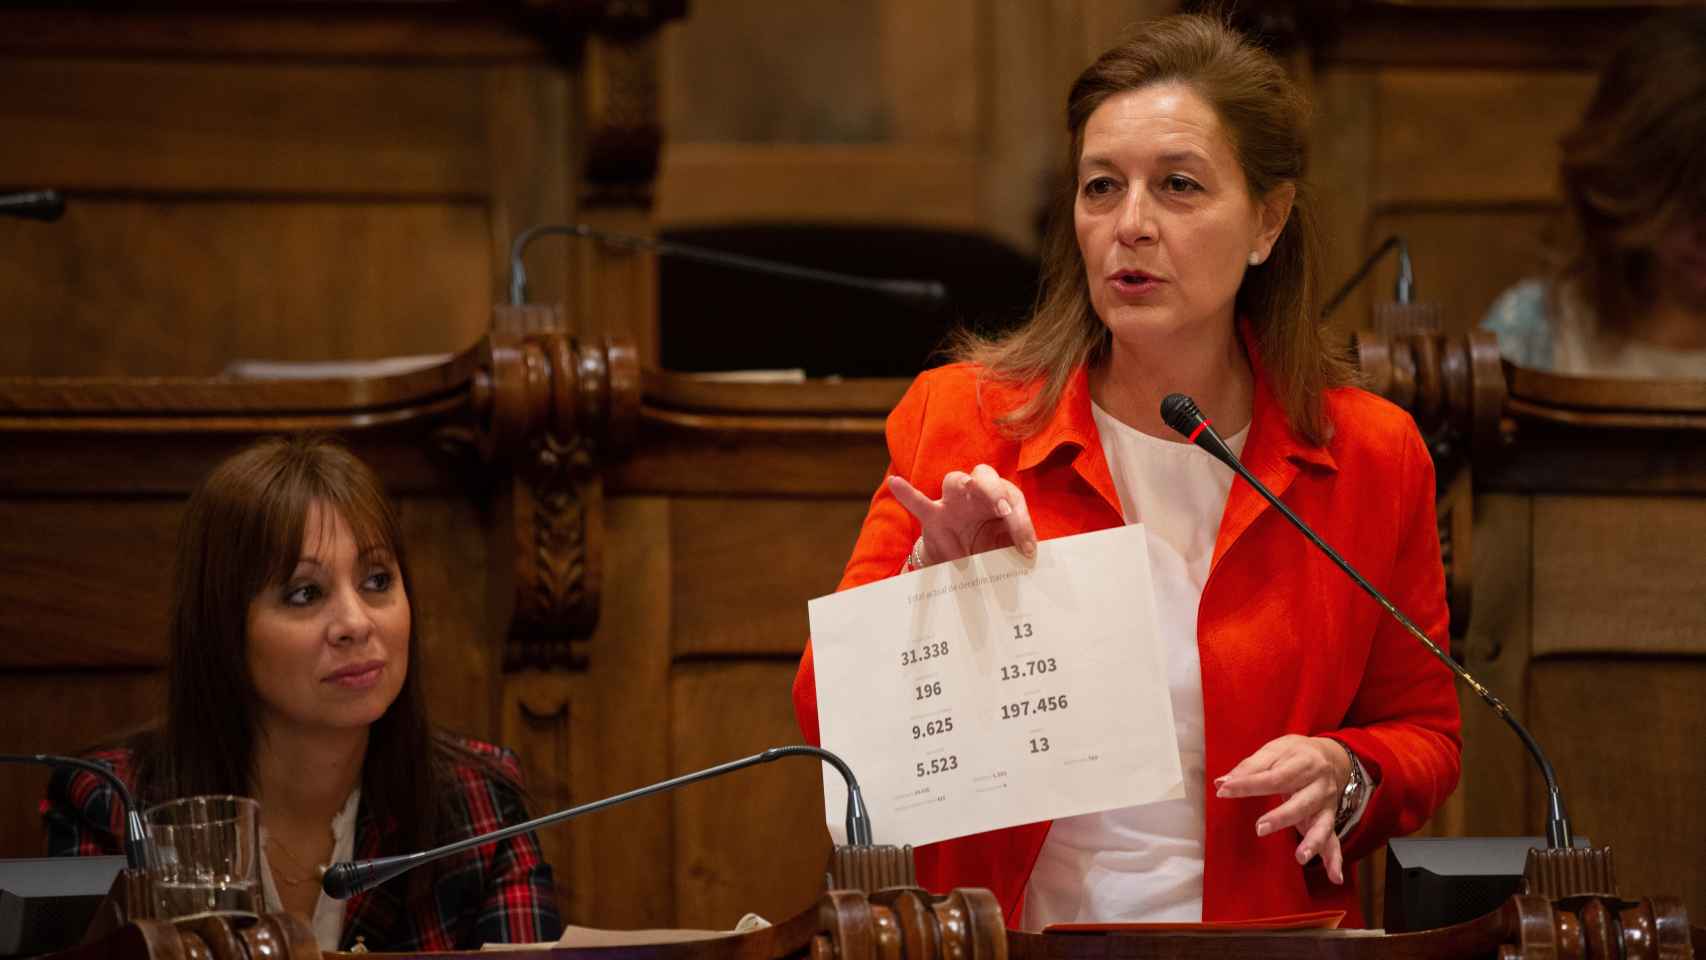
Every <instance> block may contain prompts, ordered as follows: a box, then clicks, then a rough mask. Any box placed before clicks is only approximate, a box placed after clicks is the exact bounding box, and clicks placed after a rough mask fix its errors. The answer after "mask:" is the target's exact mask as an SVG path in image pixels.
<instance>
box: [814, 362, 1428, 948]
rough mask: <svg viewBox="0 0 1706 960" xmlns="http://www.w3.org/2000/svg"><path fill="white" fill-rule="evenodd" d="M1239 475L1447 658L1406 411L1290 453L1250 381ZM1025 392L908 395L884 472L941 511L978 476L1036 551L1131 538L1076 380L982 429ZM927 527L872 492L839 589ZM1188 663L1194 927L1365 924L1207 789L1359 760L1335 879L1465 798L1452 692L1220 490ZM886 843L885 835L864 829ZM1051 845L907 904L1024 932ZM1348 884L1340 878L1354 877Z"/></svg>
mask: <svg viewBox="0 0 1706 960" xmlns="http://www.w3.org/2000/svg"><path fill="white" fill-rule="evenodd" d="M1251 365H1252V367H1254V368H1255V381H1256V382H1255V397H1254V410H1253V418H1252V420H1251V425H1250V433H1249V436H1248V438H1247V439H1246V440H1245V447H1244V457H1243V459H1244V462H1245V464H1246V465H1247V466H1248V467H1249V468H1250V470H1251V472H1252V473H1254V474H1255V475H1256V477H1257V478H1259V479H1260V480H1261V481H1262V482H1263V483H1264V484H1266V485H1267V486H1268V488H1269V489H1270V490H1272V491H1273V492H1274V493H1275V495H1277V496H1279V497H1281V498H1282V499H1284V500H1285V502H1286V505H1287V506H1288V507H1290V508H1291V509H1292V511H1293V512H1295V513H1296V514H1297V515H1298V516H1299V517H1301V518H1303V520H1304V521H1305V522H1306V523H1308V524H1309V525H1310V526H1312V527H1313V528H1314V529H1315V530H1316V532H1317V533H1319V534H1320V535H1321V537H1322V538H1323V539H1324V540H1326V541H1327V543H1329V544H1331V545H1332V546H1333V547H1334V549H1336V550H1338V551H1339V553H1340V555H1341V556H1343V557H1344V558H1345V559H1346V560H1348V561H1349V562H1350V563H1351V564H1352V565H1353V566H1355V567H1356V568H1357V569H1358V570H1360V571H1362V573H1363V575H1364V576H1366V577H1367V578H1368V579H1369V581H1370V582H1372V583H1373V584H1374V585H1375V586H1376V587H1378V588H1379V589H1380V590H1381V592H1382V593H1384V594H1386V596H1387V597H1388V598H1389V599H1391V600H1392V602H1393V603H1395V604H1396V605H1397V606H1398V608H1399V609H1400V610H1403V611H1404V612H1405V613H1406V614H1407V615H1408V616H1409V617H1410V618H1411V619H1412V620H1413V621H1415V623H1416V625H1417V626H1419V627H1421V628H1422V629H1423V630H1424V631H1426V632H1427V634H1428V636H1429V637H1431V638H1433V640H1434V641H1435V642H1436V643H1438V644H1441V645H1442V646H1443V645H1444V644H1445V643H1446V621H1447V612H1446V604H1445V577H1444V570H1443V568H1442V567H1441V564H1440V555H1439V532H1438V529H1437V526H1436V519H1435V514H1434V472H1433V461H1432V459H1431V458H1430V457H1429V455H1428V451H1427V448H1426V446H1425V445H1424V444H1423V442H1422V439H1421V436H1420V434H1419V433H1418V432H1417V430H1416V426H1415V423H1414V422H1413V421H1412V420H1411V419H1410V416H1409V414H1407V413H1405V412H1404V411H1403V410H1401V409H1399V408H1398V407H1396V406H1394V405H1392V404H1390V403H1388V402H1386V401H1385V400H1382V399H1380V398H1379V397H1376V396H1374V395H1373V394H1370V393H1367V392H1365V391H1362V390H1357V389H1354V388H1349V387H1346V388H1337V389H1333V390H1330V391H1328V392H1327V394H1326V395H1325V397H1324V404H1325V411H1326V414H1327V416H1328V419H1329V421H1330V423H1331V424H1332V426H1333V434H1332V439H1331V440H1329V441H1328V442H1327V444H1326V445H1325V446H1317V445H1314V444H1311V443H1309V442H1308V441H1306V440H1304V439H1302V438H1300V437H1299V436H1298V435H1297V434H1295V433H1293V432H1292V430H1291V428H1290V427H1289V426H1288V424H1287V422H1286V418H1285V411H1284V410H1283V409H1282V408H1281V407H1280V406H1279V403H1278V402H1277V401H1276V399H1275V398H1274V395H1273V392H1272V388H1271V387H1270V385H1269V384H1268V382H1267V379H1266V376H1265V373H1264V371H1263V370H1262V369H1261V365H1260V363H1259V362H1258V361H1257V360H1256V359H1255V358H1254V357H1252V360H1251ZM1026 395H1027V394H1026V392H1025V391H1024V390H1023V389H1021V388H1016V387H1010V386H1004V385H1000V384H995V383H991V382H987V381H984V382H981V383H980V380H979V371H978V369H977V368H975V367H972V366H969V365H966V364H955V365H952V366H947V367H941V368H939V369H936V370H931V371H928V372H926V373H924V374H923V375H921V376H920V377H919V378H918V379H917V380H916V381H915V382H914V383H913V385H912V387H911V389H909V390H908V391H907V393H906V396H905V397H903V398H902V399H901V401H900V404H899V406H897V407H896V408H895V409H894V412H893V413H892V414H890V415H889V419H888V444H889V458H890V461H889V471H890V472H893V473H899V474H901V475H902V476H904V477H906V479H907V480H908V481H909V482H911V483H912V484H913V485H914V486H916V487H917V488H918V489H919V490H921V491H923V492H924V493H926V494H928V495H930V496H932V497H939V496H941V486H942V477H943V476H944V475H945V474H947V473H948V472H950V471H953V470H970V469H971V467H972V466H973V465H975V464H978V463H987V464H989V465H990V466H992V467H994V468H995V470H996V471H997V472H999V473H1000V474H1001V475H1002V476H1003V477H1006V478H1007V479H1009V480H1011V481H1013V482H1014V483H1016V484H1017V485H1018V486H1019V488H1020V489H1021V490H1023V491H1024V494H1025V500H1026V502H1027V503H1028V504H1029V506H1030V510H1031V519H1032V522H1033V523H1034V524H1035V525H1036V531H1037V536H1038V537H1039V538H1042V539H1047V538H1050V537H1063V536H1068V535H1071V534H1075V533H1082V532H1085V531H1090V530H1099V529H1104V528H1107V527H1112V526H1115V525H1117V524H1120V523H1122V522H1124V520H1123V517H1122V516H1121V513H1120V505H1119V497H1118V496H1117V495H1116V493H1115V491H1114V484H1113V480H1112V477H1111V476H1110V474H1109V472H1108V464H1107V460H1106V458H1105V457H1104V455H1103V453H1102V444H1101V440H1100V439H1099V437H1098V435H1097V432H1096V426H1095V422H1094V420H1093V419H1092V417H1091V413H1090V393H1089V385H1088V378H1087V375H1086V372H1085V371H1084V370H1079V371H1078V372H1077V374H1076V375H1075V376H1074V377H1073V379H1072V381H1071V383H1070V384H1069V385H1068V387H1067V389H1066V392H1065V395H1064V396H1063V397H1062V399H1061V402H1060V406H1059V408H1058V409H1057V410H1056V412H1055V414H1054V416H1053V417H1052V419H1051V420H1050V421H1049V422H1048V423H1047V424H1046V425H1045V426H1044V427H1043V428H1042V430H1041V431H1039V432H1038V433H1036V434H1035V435H1034V436H1032V437H1030V438H1029V439H1026V440H1022V441H1019V440H1013V439H1010V438H1008V437H1006V436H1003V435H1002V434H1001V432H1000V431H999V430H998V429H997V428H996V426H995V424H994V420H993V418H994V416H995V415H998V414H999V413H1001V412H1003V411H1005V410H1010V409H1012V408H1013V407H1014V406H1016V405H1017V404H1018V403H1019V402H1021V401H1022V400H1023V399H1024V398H1025V396H1026ZM918 535H919V524H918V521H917V520H915V519H914V518H913V516H912V515H911V514H910V513H908V512H907V511H906V509H905V508H903V507H902V506H901V505H900V504H899V503H898V502H897V501H896V500H895V499H894V497H893V496H892V495H891V494H890V493H889V492H888V487H887V484H886V483H884V484H883V485H880V486H878V488H877V493H876V496H875V497H873V498H872V499H871V508H870V512H869V513H868V514H866V517H865V525H864V527H863V528H862V529H861V531H860V533H859V541H858V544H857V545H856V546H855V547H854V549H853V557H852V559H851V560H849V561H848V563H847V570H846V573H845V575H844V576H843V577H842V580H841V585H840V587H839V589H842V590H845V589H848V588H850V587H855V586H858V585H860V584H863V583H868V582H870V581H872V580H877V579H880V578H882V577H888V576H892V575H893V574H895V573H896V572H897V571H899V570H900V568H901V566H902V564H903V563H904V561H905V558H906V555H907V552H908V551H909V550H911V548H912V543H913V541H914V540H915V539H916V538H917V537H918ZM1197 649H1198V651H1199V653H1200V654H1201V657H1202V685H1203V712H1204V739H1205V740H1206V772H1205V776H1206V778H1207V779H1208V780H1209V781H1210V783H1208V784H1205V785H1204V789H1205V792H1206V795H1207V803H1208V808H1207V825H1206V833H1205V844H1204V851H1203V859H1204V863H1203V919H1205V920H1231V919H1239V918H1250V917H1262V916H1274V915H1277V914H1285V913H1298V912H1304V911H1311V910H1327V909H1333V910H1345V911H1346V912H1347V925H1351V924H1359V922H1360V917H1361V909H1360V907H1359V904H1358V898H1357V895H1356V885H1355V883H1354V882H1347V883H1346V884H1344V885H1343V886H1337V885H1334V884H1333V883H1331V882H1330V881H1328V880H1327V878H1326V873H1325V871H1324V870H1323V869H1322V868H1321V867H1320V866H1319V864H1316V865H1314V866H1310V867H1307V868H1305V867H1300V866H1298V864H1297V861H1296V859H1295V858H1294V856H1293V851H1294V850H1295V849H1296V847H1297V843H1298V836H1297V834H1296V832H1295V831H1293V830H1282V831H1278V832H1277V833H1274V834H1271V835H1269V836H1268V837H1266V838H1258V837H1257V836H1256V818H1257V817H1258V816H1260V815H1261V814H1262V813H1264V812H1265V811H1267V810H1269V809H1271V808H1272V807H1274V806H1277V805H1278V804H1279V803H1280V802H1281V801H1282V800H1283V799H1284V798H1283V797H1254V798H1245V799H1230V800H1222V799H1219V798H1217V797H1215V795H1214V789H1213V784H1212V781H1213V779H1214V778H1215V777H1218V776H1220V775H1221V774H1224V773H1226V772H1227V771H1228V770H1231V769H1232V767H1233V766H1234V765H1236V764H1237V763H1238V762H1239V761H1240V760H1242V759H1244V758H1245V757H1247V756H1249V755H1250V754H1251V753H1254V752H1255V751H1256V749H1257V748H1259V747H1261V746H1262V745H1263V744H1265V743H1267V742H1268V741H1269V740H1272V739H1274V738H1275V737H1278V736H1281V735H1284V734H1288V733H1295V734H1303V735H1309V736H1328V737H1332V738H1334V739H1337V740H1340V741H1342V742H1343V743H1344V744H1345V745H1346V746H1348V747H1350V748H1351V750H1353V751H1354V752H1355V753H1356V755H1357V756H1358V757H1359V758H1361V760H1362V762H1363V765H1364V766H1365V767H1366V768H1367V769H1368V772H1369V774H1370V775H1371V777H1372V778H1373V779H1375V780H1376V781H1377V783H1378V786H1376V788H1375V790H1374V792H1373V794H1372V796H1371V797H1370V799H1369V802H1368V806H1367V807H1366V808H1365V810H1364V812H1363V815H1362V819H1361V821H1360V822H1359V823H1358V824H1357V826H1356V827H1355V828H1354V829H1353V830H1352V831H1351V832H1350V834H1349V835H1348V836H1346V837H1345V838H1344V850H1345V860H1346V862H1347V863H1350V862H1351V861H1353V860H1357V859H1360V858H1362V857H1363V856H1364V855H1366V854H1368V853H1369V852H1370V851H1372V850H1374V849H1375V848H1377V847H1378V846H1380V845H1381V844H1383V843H1385V842H1386V840H1387V839H1388V838H1390V837H1394V836H1400V835H1403V834H1407V833H1411V832H1413V831H1415V830H1416V829H1417V828H1418V827H1420V826H1421V825H1422V824H1423V823H1424V822H1426V820H1427V819H1428V817H1429V816H1430V815H1431V814H1432V813H1433V811H1434V810H1435V809H1436V808H1437V807H1438V806H1439V805H1440V804H1441V803H1442V802H1444V800H1445V798H1446V796H1447V795H1448V794H1450V793H1451V791H1452V789H1453V788H1454V787H1455V786H1456V785H1457V776H1458V761H1459V752H1460V748H1461V740H1460V738H1459V723H1458V712H1457V696H1456V691H1455V689H1454V688H1453V678H1452V675H1451V672H1450V671H1449V670H1447V669H1446V667H1445V665H1444V664H1441V663H1440V662H1439V661H1437V660H1436V659H1434V657H1433V656H1432V655H1431V654H1429V653H1428V652H1427V650H1426V649H1424V648H1423V647H1422V645H1421V644H1419V643H1417V642H1416V640H1415V638H1413V637H1411V636H1410V635H1409V634H1408V633H1406V632H1404V630H1403V628H1401V627H1399V626H1398V625H1397V624H1396V623H1394V622H1392V620H1391V619H1390V618H1389V617H1388V616H1387V614H1386V613H1385V612H1384V611H1383V610H1381V608H1380V607H1379V605H1378V604H1376V603H1375V602H1374V601H1373V600H1372V599H1370V598H1369V597H1368V596H1367V595H1366V594H1364V593H1363V592H1362V591H1361V590H1360V589H1359V588H1358V587H1357V586H1356V585H1355V584H1354V583H1352V582H1351V580H1350V578H1349V577H1347V576H1345V574H1344V572H1343V571H1341V570H1339V569H1338V568H1337V567H1336V566H1334V565H1333V563H1332V561H1330V560H1328V559H1327V558H1326V557H1325V556H1323V555H1322V554H1321V553H1320V552H1319V551H1318V550H1317V549H1316V548H1315V547H1314V546H1313V545H1311V544H1310V543H1308V542H1307V541H1306V540H1305V539H1304V537H1303V535H1302V534H1300V533H1298V532H1297V531H1296V530H1295V529H1293V528H1292V527H1291V526H1290V524H1288V523H1287V522H1286V520H1285V518H1284V517H1283V516H1281V515H1280V514H1279V512H1278V511H1276V510H1274V509H1273V508H1272V507H1271V506H1270V505H1269V504H1268V503H1267V501H1266V500H1264V499H1262V497H1261V495H1260V494H1258V493H1256V492H1255V491H1254V490H1253V489H1252V488H1251V487H1250V486H1249V485H1248V484H1246V483H1243V482H1241V481H1234V482H1233V485H1232V490H1231V493H1230V494H1229V496H1228V497H1227V501H1226V511H1225V514H1224V515H1223V517H1222V519H1221V523H1220V533H1219V536H1218V538H1217V540H1216V542H1215V548H1214V558H1213V561H1212V566H1211V567H1210V572H1209V576H1208V581H1207V583H1206V584H1205V586H1204V587H1203V594H1202V600H1201V603H1200V605H1199V607H1198V610H1197ZM794 707H795V711H796V713H797V716H798V718H799V723H800V729H801V730H802V731H803V732H804V733H805V736H806V739H807V740H809V741H811V742H812V743H817V742H818V741H819V734H818V721H817V686H816V682H815V678H814V674H813V670H812V651H811V646H810V644H809V643H808V644H807V646H806V651H805V655H804V657H803V658H802V659H801V661H800V669H799V674H798V675H797V676H796V678H795V680H794ZM876 826H877V830H878V835H879V837H880V836H881V830H882V824H880V823H879V824H877V825H876ZM1048 830H1049V824H1048V823H1032V824H1026V825H1024V826H1019V827H1013V828H1010V829H1006V830H995V831H991V832H989V833H983V834H977V835H975V836H969V837H961V838H959V839H955V840H948V841H945V842H942V843H936V844H930V845H928V846H925V847H921V848H920V849H919V850H918V851H917V862H918V877H919V882H920V883H922V884H923V885H924V886H925V887H927V888H929V889H931V890H935V891H939V892H945V891H946V890H949V889H951V888H954V887H987V888H988V889H990V890H992V891H994V893H995V895H996V897H997V898H998V899H999V900H1000V901H1001V906H1002V909H1003V910H1004V911H1006V916H1007V922H1008V923H1009V924H1010V925H1011V924H1015V923H1017V922H1018V919H1019V916H1020V911H1021V909H1022V901H1023V897H1024V891H1025V885H1026V882H1027V881H1028V879H1029V877H1030V874H1031V869H1032V867H1033V866H1035V864H1036V860H1037V854H1038V853H1039V852H1040V851H1041V849H1042V845H1043V840H1044V838H1045V837H1046V836H1047V835H1048ZM1347 874H1348V875H1351V874H1352V872H1351V871H1349V870H1347Z"/></svg>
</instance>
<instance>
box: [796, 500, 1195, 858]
mask: <svg viewBox="0 0 1706 960" xmlns="http://www.w3.org/2000/svg"><path fill="white" fill-rule="evenodd" d="M1154 603H1155V601H1154V594H1153V591H1152V589H1151V586H1150V577H1149V554H1148V551H1147V547H1146V545H1145V540H1144V531H1143V527H1142V526H1141V525H1139V524H1131V525H1128V526H1123V527H1118V528H1115V529H1111V530H1102V531H1097V532H1095V533H1086V534H1080V535H1078V536H1074V537H1064V538H1061V539H1056V540H1046V541H1043V542H1041V543H1039V544H1038V545H1037V556H1036V558H1035V559H1034V560H1029V561H1027V560H1026V559H1025V558H1024V557H1023V556H1022V555H1021V554H1020V553H1019V552H1018V551H1017V550H1013V549H1006V550H996V551H992V552H990V553H985V554H980V555H978V556H974V557H967V558H965V559H964V560H959V561H955V562H952V563H939V564H935V565H933V566H930V567H927V568H925V569H924V570H920V571H916V572H914V573H909V574H903V575H901V576H897V577H890V578H888V579H886V580H880V581H877V582H875V583H870V584H866V585H865V586H862V587H858V588H855V589H853V590H848V591H845V592H842V593H837V594H832V595H830V596H827V597H819V598H817V599H816V600H813V601H811V602H810V603H809V604H808V605H807V609H808V612H809V614H810V618H811V630H812V650H813V660H814V664H815V668H816V674H817V696H818V720H819V724H820V726H821V730H822V735H823V745H824V747H826V748H827V749H829V750H833V751H835V752H836V753H838V754H840V755H841V757H842V758H843V759H845V760H846V761H847V763H848V765H849V766H851V767H852V768H853V773H854V775H855V776H856V777H858V779H859V785H860V787H861V789H862V790H863V792H864V795H865V802H866V805H867V807H868V808H869V809H870V812H871V821H872V828H873V833H874V839H875V840H876V842H877V843H893V844H907V843H910V844H914V845H918V844H924V843H933V842H936V841H938V840H947V839H950V838H953V837H960V836H965V835H968V834H973V833H981V832H983V831H985V830H994V829H998V828H1002V827H1011V826H1016V825H1018V824H1023V823H1032V822H1035V821H1039V820H1054V819H1059V818H1061V817H1067V816H1075V815H1077V814H1082V813H1091V812H1094V811H1098V810H1109V809H1114V808H1117V807H1124V806H1131V805H1135V804H1143V803H1153V802H1155V801H1158V800H1167V799H1176V798H1179V797H1182V796H1184V781H1183V776H1182V775H1181V773H1180V769H1179V748H1178V741H1177V737H1176V735H1175V732H1174V727H1173V707H1172V702H1171V700H1170V699H1169V698H1168V694H1167V670H1166V662H1165V659H1164V656H1165V654H1164V650H1163V648H1162V646H1161V642H1160V639H1159V637H1157V635H1156V628H1155V612H1154ZM846 797H847V792H846V789H845V788H844V787H843V785H842V783H841V778H840V776H839V775H838V774H836V773H835V771H834V770H833V769H830V768H827V767H826V768H825V773H824V807H825V814H826V818H827V820H828V822H829V827H830V831H831V833H832V834H834V836H835V837H836V840H837V841H838V842H841V841H842V840H844V837H843V834H844V832H845V830H844V828H843V823H842V819H843V815H844V813H845V811H846Z"/></svg>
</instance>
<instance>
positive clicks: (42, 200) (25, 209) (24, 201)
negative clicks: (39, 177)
mask: <svg viewBox="0 0 1706 960" xmlns="http://www.w3.org/2000/svg"><path fill="white" fill-rule="evenodd" d="M64 213H65V200H64V199H63V198H61V197H60V196H59V192H58V191H57V190H31V191H30V192H28V193H0V214H5V215H7V216H11V217H23V218H25V219H27V220H44V221H51V220H58V219H59V218H60V216H61V215H62V214H64Z"/></svg>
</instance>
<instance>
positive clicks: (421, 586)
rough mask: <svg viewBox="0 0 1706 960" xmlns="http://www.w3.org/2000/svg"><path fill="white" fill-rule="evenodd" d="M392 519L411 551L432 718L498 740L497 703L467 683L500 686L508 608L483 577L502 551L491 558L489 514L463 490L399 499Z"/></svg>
mask: <svg viewBox="0 0 1706 960" xmlns="http://www.w3.org/2000/svg"><path fill="white" fill-rule="evenodd" d="M397 508H398V510H397V512H398V520H399V522H400V523H401V524H402V528H403V543H404V544H405V546H406V547H407V549H408V550H409V551H410V553H409V575H410V577H411V578H412V579H411V581H410V583H409V585H408V586H409V594H410V598H411V599H413V600H414V603H415V616H416V618H417V620H418V622H417V623H416V624H415V635H416V637H418V638H419V640H420V643H421V645H422V646H423V647H425V650H424V651H423V652H424V654H425V658H426V659H425V665H426V672H425V674H424V676H425V678H426V681H427V683H426V694H427V702H428V703H429V704H430V705H431V709H432V719H433V722H434V723H437V724H439V725H441V726H444V727H448V728H450V729H452V730H458V731H462V732H465V733H468V734H471V735H473V736H476V737H480V738H482V739H486V740H492V739H496V736H497V730H498V724H497V720H498V718H497V716H496V708H497V703H496V702H495V698H493V697H491V696H469V695H468V691H469V690H481V691H491V690H496V689H497V688H498V686H499V663H498V659H499V651H500V650H501V649H502V643H503V630H504V628H505V626H506V625H507V624H508V617H507V611H503V613H502V614H500V613H499V612H498V611H495V610H494V609H493V607H494V606H496V604H495V603H494V602H493V601H494V598H493V597H492V596H491V589H490V585H489V584H488V582H487V578H488V577H490V576H493V574H492V572H491V568H492V567H493V565H495V564H507V563H509V562H510V558H509V557H508V556H499V557H491V556H489V555H488V553H487V551H488V549H489V543H488V540H487V538H486V536H485V533H484V529H485V528H486V527H487V526H488V525H489V523H490V521H489V520H485V519H483V518H482V517H481V515H480V511H479V510H478V508H477V507H476V506H475V505H473V504H471V503H470V502H468V501H467V500H466V499H465V498H462V497H451V498H444V499H425V498H411V499H405V500H399V501H398V504H397Z"/></svg>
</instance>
